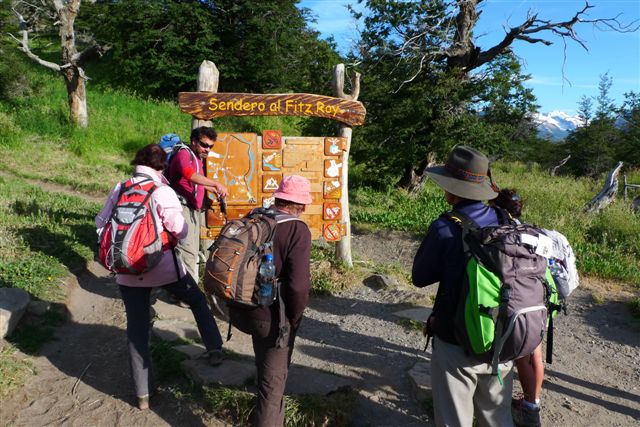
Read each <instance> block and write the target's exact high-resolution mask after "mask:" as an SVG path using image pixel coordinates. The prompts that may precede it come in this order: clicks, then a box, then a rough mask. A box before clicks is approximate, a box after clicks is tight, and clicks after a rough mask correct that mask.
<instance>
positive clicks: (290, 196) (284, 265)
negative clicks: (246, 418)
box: [229, 175, 311, 427]
mask: <svg viewBox="0 0 640 427" xmlns="http://www.w3.org/2000/svg"><path fill="white" fill-rule="evenodd" d="M310 190H311V184H310V183H309V181H308V180H307V179H306V178H303V177H301V176H297V175H291V176H286V177H284V178H283V179H282V182H281V183H280V185H279V187H278V189H277V190H276V192H275V193H274V194H273V196H274V197H275V202H274V205H273V208H275V210H277V211H279V212H280V213H282V214H289V215H292V216H294V217H299V216H300V214H302V213H303V212H304V211H305V208H306V205H308V204H310V203H311V195H310ZM310 252H311V233H310V231H309V228H308V227H307V224H305V223H304V222H302V221H297V220H296V221H288V222H282V223H280V224H278V225H277V226H276V229H275V235H274V238H273V260H274V262H275V266H276V277H277V278H278V281H279V283H280V289H281V296H282V300H283V302H284V304H285V307H284V308H285V313H286V314H285V315H286V319H285V320H286V324H287V325H288V326H289V336H288V338H287V337H286V336H281V335H280V333H279V330H278V329H279V320H280V315H279V303H278V302H279V301H275V302H274V303H273V304H271V306H266V307H264V306H258V307H256V308H252V309H245V308H241V307H237V306H233V305H231V306H230V308H229V315H230V318H231V323H232V324H233V326H235V327H236V328H238V329H239V330H241V331H243V332H245V333H247V334H250V335H251V339H252V342H253V351H254V353H255V363H256V368H257V373H258V378H257V385H258V394H257V397H256V408H255V411H254V414H253V420H252V425H254V426H269V427H273V426H282V425H283V423H284V400H283V395H284V388H285V383H286V380H287V374H288V371H289V365H290V364H291V354H292V352H293V344H294V340H295V338H296V333H297V331H298V328H299V327H300V323H301V321H302V313H303V312H304V309H305V307H306V305H307V302H308V300H309V291H310V290H311V276H310V274H311V273H310V270H309V259H310V258H309V257H310ZM278 338H281V339H280V340H279V339H278ZM282 341H283V342H282Z"/></svg>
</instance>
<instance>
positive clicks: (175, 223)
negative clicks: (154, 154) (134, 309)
mask: <svg viewBox="0 0 640 427" xmlns="http://www.w3.org/2000/svg"><path fill="white" fill-rule="evenodd" d="M135 173H143V174H145V175H149V176H150V177H152V178H153V181H154V182H155V183H156V184H158V188H157V189H156V190H155V191H154V192H153V194H152V195H151V197H152V198H153V200H154V202H155V205H156V209H157V213H158V218H160V221H162V225H164V228H165V230H167V231H168V232H169V233H171V234H173V235H174V236H175V237H176V238H177V239H178V240H179V239H183V238H184V237H185V236H186V235H187V231H188V225H187V224H186V223H185V221H184V217H183V216H182V205H181V204H180V201H179V200H178V197H177V196H176V193H175V192H174V191H173V189H172V188H171V187H169V186H168V185H166V184H167V180H166V179H165V177H164V176H163V175H162V172H159V171H157V170H155V169H153V168H150V167H148V166H136V169H135ZM144 179H146V178H144V177H134V178H133V181H134V182H139V181H142V180H144ZM120 185H121V183H118V184H116V186H115V187H114V188H113V190H111V193H109V197H108V198H107V201H106V202H105V204H104V207H103V208H102V210H101V211H100V213H98V215H97V216H96V227H97V228H98V233H100V231H101V230H102V228H103V227H104V226H105V224H106V223H107V221H109V219H110V218H111V211H112V210H113V206H114V205H115V204H116V201H117V199H118V194H119V192H120ZM178 267H179V270H180V277H183V276H184V275H185V274H186V272H185V268H184V264H183V263H182V260H181V259H180V258H179V257H178ZM177 280H178V276H177V274H176V267H175V263H174V261H173V254H172V253H171V251H170V250H167V251H164V253H163V254H162V259H161V260H160V262H159V263H158V265H156V266H155V267H154V268H153V269H151V270H149V271H148V272H146V273H143V274H140V275H137V276H136V275H133V274H116V283H118V284H119V285H125V286H135V287H153V286H162V285H167V284H169V283H173V282H175V281H177Z"/></svg>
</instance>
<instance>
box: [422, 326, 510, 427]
mask: <svg viewBox="0 0 640 427" xmlns="http://www.w3.org/2000/svg"><path fill="white" fill-rule="evenodd" d="M512 368H513V363H512V362H509V363H503V364H500V365H499V371H500V375H501V376H502V381H503V384H502V385H501V384H500V382H499V381H498V378H497V377H495V376H493V375H491V366H490V364H488V363H479V362H478V361H477V360H476V359H475V358H472V357H470V356H468V355H467V354H465V352H464V350H463V349H462V347H460V346H457V345H453V344H449V343H447V342H445V341H442V340H441V339H439V338H437V337H435V338H434V342H433V353H432V355H431V384H432V390H433V408H434V412H435V421H436V425H437V426H461V427H471V426H472V425H473V417H474V415H475V417H476V419H477V421H478V426H500V427H508V426H513V419H512V418H511V391H512V388H513V369H512Z"/></svg>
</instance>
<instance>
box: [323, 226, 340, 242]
mask: <svg viewBox="0 0 640 427" xmlns="http://www.w3.org/2000/svg"><path fill="white" fill-rule="evenodd" d="M340 234H341V233H340V224H336V223H333V224H325V225H324V232H323V233H322V235H323V237H324V240H326V241H327V242H333V241H336V240H340Z"/></svg>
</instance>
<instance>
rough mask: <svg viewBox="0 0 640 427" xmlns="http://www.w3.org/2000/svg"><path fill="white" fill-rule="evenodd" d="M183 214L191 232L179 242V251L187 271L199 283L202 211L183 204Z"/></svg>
mask: <svg viewBox="0 0 640 427" xmlns="http://www.w3.org/2000/svg"><path fill="white" fill-rule="evenodd" d="M182 215H183V216H184V221H185V222H186V223H187V225H188V227H189V233H188V234H187V237H185V238H184V239H182V240H180V241H179V242H178V246H176V248H177V253H178V256H180V258H182V262H184V266H185V267H186V269H187V272H188V273H189V274H191V277H193V279H194V280H195V281H196V283H198V282H199V281H200V276H199V274H198V273H199V272H198V262H199V259H198V252H199V251H200V212H198V211H196V210H194V209H191V208H189V207H188V206H184V205H183V206H182Z"/></svg>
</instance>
